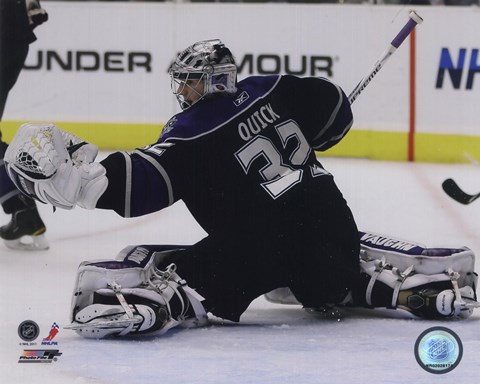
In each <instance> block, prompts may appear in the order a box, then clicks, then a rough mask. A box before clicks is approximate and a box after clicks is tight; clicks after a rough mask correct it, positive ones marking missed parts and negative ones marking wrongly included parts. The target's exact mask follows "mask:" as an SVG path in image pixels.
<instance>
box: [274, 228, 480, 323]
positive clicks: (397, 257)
mask: <svg viewBox="0 0 480 384" xmlns="http://www.w3.org/2000/svg"><path fill="white" fill-rule="evenodd" d="M359 236H360V269H361V278H360V282H359V284H358V285H357V286H356V288H355V290H354V291H352V292H351V293H350V294H349V295H348V297H347V298H346V299H345V300H344V302H343V303H340V305H346V306H355V307H358V306H361V307H372V308H374V307H386V308H391V309H396V308H400V309H404V310H406V311H408V312H410V313H411V314H413V315H415V316H417V317H421V318H426V319H446V318H467V317H469V316H470V315H471V314H472V313H473V309H474V308H478V307H479V306H480V305H479V303H477V301H476V300H477V295H476V287H477V280H478V275H477V273H476V272H475V255H474V253H473V252H472V250H471V249H469V248H467V247H459V248H426V247H425V246H423V245H421V244H417V243H413V242H409V241H404V240H399V239H396V238H392V237H388V236H384V235H379V234H375V233H368V232H359ZM265 297H266V299H267V300H268V301H271V302H274V303H281V304H301V303H299V302H298V301H297V300H296V298H295V296H294V295H293V294H292V292H291V291H290V289H288V288H287V287H285V288H279V289H276V290H274V291H271V292H269V293H267V294H266V295H265ZM332 304H336V305H338V304H339V303H332Z"/></svg>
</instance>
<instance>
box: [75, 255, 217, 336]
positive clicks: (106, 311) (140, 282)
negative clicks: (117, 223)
mask: <svg viewBox="0 0 480 384" xmlns="http://www.w3.org/2000/svg"><path fill="white" fill-rule="evenodd" d="M129 249H131V248H127V251H128V250H129ZM163 253H164V252H154V253H153V254H152V255H151V257H150V259H149V260H148V263H147V264H146V265H145V267H143V268H141V267H138V268H136V267H125V265H124V263H123V262H122V261H119V260H115V261H113V260H103V261H101V260H98V261H94V262H84V263H82V264H81V265H80V267H79V270H78V273H77V281H76V284H75V290H74V295H73V299H72V309H71V321H72V323H71V324H70V325H69V326H67V327H66V328H69V329H73V330H75V331H76V332H77V333H78V334H79V335H81V336H83V337H93V338H102V337H105V336H109V335H115V336H126V335H128V336H132V335H144V334H148V335H160V334H163V333H165V332H166V331H167V330H168V329H170V328H173V327H176V326H179V325H181V326H202V325H205V324H206V323H207V322H208V318H207V314H206V312H205V309H204V308H203V305H202V303H201V302H202V301H203V300H204V298H203V297H202V296H200V295H199V294H198V293H197V292H196V291H195V290H193V289H191V288H190V287H189V286H188V285H187V283H186V282H185V281H184V280H183V279H181V278H180V277H179V276H178V274H177V273H176V272H175V265H174V264H171V265H169V266H168V267H167V268H166V269H165V270H160V269H158V268H157V262H158V261H159V260H160V259H161V258H162V257H163V255H162V254H163Z"/></svg>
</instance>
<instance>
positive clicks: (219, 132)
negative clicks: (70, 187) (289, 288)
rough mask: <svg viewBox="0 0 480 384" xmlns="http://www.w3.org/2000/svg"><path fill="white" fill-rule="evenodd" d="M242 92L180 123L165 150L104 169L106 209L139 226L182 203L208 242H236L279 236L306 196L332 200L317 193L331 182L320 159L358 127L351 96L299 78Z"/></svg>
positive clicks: (254, 80)
mask: <svg viewBox="0 0 480 384" xmlns="http://www.w3.org/2000/svg"><path fill="white" fill-rule="evenodd" d="M237 87H238V90H237V92H236V94H234V95H230V96H220V97H213V98H208V99H205V100H202V101H200V102H198V103H197V104H195V105H194V106H193V107H191V108H189V109H187V110H185V111H183V112H181V113H179V114H177V115H175V116H173V117H172V118H171V119H170V120H169V121H168V122H167V124H166V125H165V127H164V130H163V132H162V135H161V137H160V138H159V140H158V142H157V143H155V144H152V145H150V146H148V147H145V148H140V149H137V150H135V151H134V152H133V153H131V154H127V153H120V152H117V153H114V154H112V155H110V156H109V157H108V158H106V159H105V160H103V161H102V164H103V165H104V166H105V168H106V170H107V177H108V179H109V184H108V188H107V190H106V192H105V193H104V194H103V196H102V197H101V198H100V200H99V202H98V204H97V208H105V209H114V210H115V211H116V212H117V213H118V214H120V215H121V216H124V217H134V216H140V215H145V214H148V213H151V212H154V211H158V210H161V209H162V208H165V207H167V206H169V205H171V204H173V203H174V202H176V201H178V200H180V199H182V200H183V201H184V202H185V204H186V205H187V207H188V208H189V210H190V212H191V213H192V214H193V216H194V217H195V218H196V220H197V221H198V222H199V223H200V225H202V226H203V228H204V229H205V230H206V231H207V232H208V233H209V234H212V233H214V234H216V235H220V236H227V237H228V233H233V232H236V233H237V234H241V233H242V232H244V231H245V230H246V228H250V229H251V228H268V227H272V223H273V222H277V221H278V218H279V216H282V214H283V213H285V214H288V212H289V211H293V210H297V209H299V208H298V207H299V205H301V202H302V201H303V202H305V200H306V199H307V198H306V197H305V196H306V194H308V195H309V197H308V199H311V196H312V194H313V196H317V198H318V199H322V198H328V197H327V196H322V192H321V189H320V188H318V189H319V190H318V191H316V187H315V186H316V184H317V183H316V180H318V179H320V178H325V177H331V175H330V174H329V173H328V172H327V171H326V170H324V169H323V167H322V166H321V164H320V163H319V162H318V161H317V159H316V156H315V151H314V150H320V151H324V150H327V149H328V148H330V147H332V146H333V145H335V144H336V143H338V142H339V141H340V140H341V139H342V138H343V137H344V136H345V135H346V133H347V132H348V130H349V129H350V127H351V126H352V123H353V118H352V113H351V109H350V104H349V102H348V99H347V97H346V95H345V94H344V93H343V91H342V90H341V89H340V88H339V87H338V86H336V85H335V84H333V83H331V82H330V81H328V80H327V79H322V78H298V77H295V76H252V77H249V78H246V79H245V80H243V81H240V82H239V83H238V85H237ZM306 191H308V192H306ZM312 191H313V192H312ZM317 192H318V194H317V195H315V194H316V193H317ZM305 209H306V210H308V208H305ZM280 221H281V220H280Z"/></svg>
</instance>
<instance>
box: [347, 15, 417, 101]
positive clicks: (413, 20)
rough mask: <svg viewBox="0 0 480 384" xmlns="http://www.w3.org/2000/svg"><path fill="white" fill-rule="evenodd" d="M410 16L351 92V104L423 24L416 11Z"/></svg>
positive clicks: (349, 98) (349, 97) (349, 99)
mask: <svg viewBox="0 0 480 384" xmlns="http://www.w3.org/2000/svg"><path fill="white" fill-rule="evenodd" d="M408 17H409V20H408V21H407V23H406V24H405V25H404V27H403V28H402V29H401V31H400V32H398V34H397V36H395V38H394V39H393V40H392V41H391V43H390V47H388V49H387V50H386V51H385V52H384V53H383V55H382V56H381V57H380V59H379V60H378V61H377V62H376V63H375V65H374V66H373V69H372V70H371V71H370V73H369V74H368V75H367V76H365V77H364V78H363V79H362V80H360V82H359V83H358V85H357V86H356V87H355V89H354V90H353V91H352V93H350V95H349V96H348V101H349V102H350V104H352V103H353V102H354V101H355V100H356V99H357V97H358V96H359V95H360V94H361V93H362V92H363V90H364V89H365V88H366V86H367V85H368V84H369V83H370V82H371V81H372V79H373V78H374V77H375V76H376V75H377V73H378V72H379V71H380V69H382V67H383V65H384V64H385V62H386V61H387V60H388V59H389V58H390V56H392V55H393V54H394V52H395V51H396V50H397V48H398V47H400V45H401V44H402V43H403V41H404V40H405V39H406V38H407V36H408V35H410V33H411V32H412V31H413V30H414V28H415V27H416V26H417V25H418V24H421V23H422V22H423V19H422V18H421V17H420V16H419V15H418V14H417V13H416V12H415V11H411V12H410V14H409V15H408Z"/></svg>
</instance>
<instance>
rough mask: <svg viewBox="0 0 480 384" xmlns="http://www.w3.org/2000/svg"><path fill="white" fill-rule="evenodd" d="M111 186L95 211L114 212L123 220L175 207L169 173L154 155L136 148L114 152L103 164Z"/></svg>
mask: <svg viewBox="0 0 480 384" xmlns="http://www.w3.org/2000/svg"><path fill="white" fill-rule="evenodd" d="M101 164H102V165H103V166H104V167H105V169H106V171H107V178H108V187H107V189H106V191H105V192H104V194H103V195H102V196H101V197H100V199H99V201H98V203H97V206H96V208H101V209H111V210H114V211H115V212H116V213H118V214H119V215H120V216H123V217H137V216H142V215H146V214H148V213H152V212H156V211H159V210H161V209H163V208H165V207H167V206H169V205H171V204H173V202H174V201H173V194H172V187H171V184H170V180H169V177H168V175H167V172H166V171H165V169H164V168H163V167H162V165H161V164H160V162H159V161H158V158H156V156H155V154H153V153H149V152H147V151H145V150H142V149H137V150H136V151H135V152H133V153H132V154H128V153H126V152H115V153H113V154H111V155H110V156H108V157H107V158H106V159H104V160H103V161H101Z"/></svg>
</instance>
